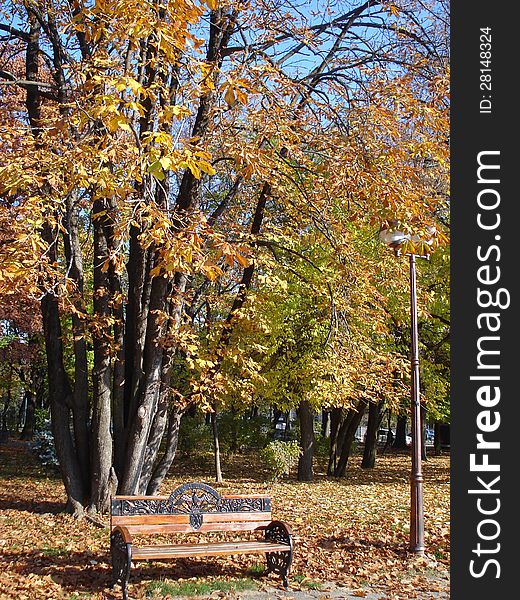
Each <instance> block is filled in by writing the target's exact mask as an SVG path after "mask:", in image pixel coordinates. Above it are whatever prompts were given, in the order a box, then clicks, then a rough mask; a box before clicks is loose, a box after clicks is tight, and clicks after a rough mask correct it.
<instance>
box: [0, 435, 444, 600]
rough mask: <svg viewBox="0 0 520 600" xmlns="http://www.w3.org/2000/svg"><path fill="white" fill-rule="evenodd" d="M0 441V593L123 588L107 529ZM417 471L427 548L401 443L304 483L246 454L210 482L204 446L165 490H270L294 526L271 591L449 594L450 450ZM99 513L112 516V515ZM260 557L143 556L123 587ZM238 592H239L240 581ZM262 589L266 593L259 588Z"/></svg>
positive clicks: (196, 576)
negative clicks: (292, 542)
mask: <svg viewBox="0 0 520 600" xmlns="http://www.w3.org/2000/svg"><path fill="white" fill-rule="evenodd" d="M0 452H1V456H0V459H1V460H0V509H1V511H0V599H1V600H4V599H11V598H13V599H14V598H17V599H20V600H24V599H25V600H33V599H34V600H36V599H40V598H42V599H43V598H51V599H53V600H59V599H62V598H67V599H69V598H70V599H72V598H91V599H96V600H101V599H112V598H121V592H120V590H119V588H117V587H116V589H115V590H114V591H112V590H110V589H109V588H108V587H107V586H108V585H109V583H110V567H109V535H108V529H107V528H102V527H100V526H96V525H95V524H93V523H91V522H89V521H86V520H83V521H76V520H74V519H73V518H72V517H70V516H68V515H66V514H63V513H60V510H61V509H63V503H64V499H65V498H64V493H63V487H62V484H61V481H60V479H59V478H58V477H57V476H56V475H53V474H51V473H48V472H46V471H45V470H44V469H43V468H42V467H40V466H39V465H38V464H37V462H36V461H35V460H34V459H33V457H32V456H31V455H30V454H29V452H28V450H27V447H26V446H25V445H24V444H21V443H17V442H11V443H8V444H4V445H2V446H0ZM423 470H424V475H425V486H424V495H425V498H424V499H425V530H426V546H427V553H426V557H425V558H417V557H415V556H413V555H411V554H410V553H408V552H407V543H408V524H409V474H410V457H409V456H408V455H406V454H385V455H384V456H380V457H378V460H377V465H376V468H375V469H373V470H370V471H367V470H362V469H360V468H359V458H358V457H354V458H353V459H352V464H351V465H350V466H349V473H348V477H346V478H345V479H343V480H331V479H327V478H326V477H325V476H324V475H323V474H322V473H320V472H319V468H318V473H317V477H316V481H315V482H313V483H311V484H309V483H298V482H295V481H292V480H291V481H284V482H280V483H266V482H265V481H264V479H265V473H263V472H262V469H261V467H260V466H259V465H258V464H257V463H256V461H255V460H254V459H253V458H252V457H251V456H250V455H249V456H235V457H233V458H231V459H227V460H226V462H224V476H225V477H226V481H225V483H224V484H221V485H215V484H214V483H213V482H212V471H211V458H210V457H201V458H200V459H199V460H198V461H197V462H194V461H193V460H186V459H185V460H182V459H180V460H177V462H176V464H175V467H174V469H173V472H172V475H171V477H170V478H169V479H168V480H167V481H166V482H165V484H164V485H163V489H162V493H165V494H166V493H168V492H169V491H171V490H173V489H174V488H175V487H176V486H177V485H179V484H181V483H184V482H186V481H194V480H197V481H204V482H206V483H209V484H210V485H214V487H216V488H217V489H219V491H221V492H222V493H226V492H227V493H232V492H236V493H248V492H249V493H253V492H255V493H256V492H258V493H269V494H270V495H271V496H272V503H273V515H274V517H275V518H280V519H283V520H285V521H287V522H288V523H289V524H290V525H291V526H292V528H293V530H294V531H295V534H296V543H297V546H296V551H295V558H294V563H293V568H292V575H291V576H292V580H291V590H290V591H289V592H287V593H283V592H281V591H279V592H278V595H280V596H285V597H286V598H287V600H288V599H289V598H293V597H295V595H298V597H301V590H306V589H307V590H309V589H312V588H313V587H315V588H321V590H322V591H321V592H319V593H318V594H317V595H316V594H315V597H318V598H322V599H323V600H325V599H326V598H328V597H330V593H329V594H328V592H327V590H328V589H329V588H330V584H333V585H334V590H335V592H334V597H347V596H348V597H350V596H354V597H357V596H359V597H375V596H373V595H372V594H377V597H379V598H381V597H384V598H395V599H409V598H410V599H411V598H420V599H421V600H422V599H426V598H432V599H433V598H448V597H449V595H448V594H449V592H448V585H449V584H448V581H449V579H448V569H449V457H448V456H447V455H443V456H439V457H430V458H429V459H428V461H426V462H425V463H424V466H423ZM101 521H103V522H104V523H105V524H108V518H101ZM206 537H209V536H206ZM260 562H261V561H260V559H259V558H258V557H256V556H247V555H245V556H240V557H219V558H207V559H181V560H178V561H177V562H176V563H173V562H170V563H168V562H166V563H152V564H147V563H140V564H139V565H138V566H137V568H136V569H135V570H134V571H133V572H132V576H131V584H130V587H129V590H130V596H131V597H132V598H146V597H154V598H161V597H165V596H163V595H160V594H158V593H157V592H155V593H153V592H152V591H151V590H152V587H153V582H154V581H159V580H166V582H171V583H177V584H178V583H181V584H182V583H183V582H187V581H197V582H201V581H203V582H209V583H213V584H215V582H217V581H223V580H226V581H229V580H234V579H238V580H239V579H241V578H245V577H247V576H248V575H249V576H250V575H251V567H253V571H254V570H255V569H254V567H255V565H257V570H259V563H260ZM271 577H273V576H270V577H269V580H268V583H269V584H272V585H273V586H275V588H272V587H269V588H267V587H265V585H264V584H262V580H259V586H260V590H262V589H264V590H265V589H270V590H272V589H275V591H276V586H277V579H276V577H273V579H271ZM338 586H340V587H339V588H338ZM214 587H215V585H213V588H214ZM216 587H217V588H218V585H217V586H216ZM338 589H339V590H340V592H339V595H338ZM342 589H344V595H342V592H341V590H342ZM291 594H293V595H291ZM226 595H228V593H227V592H226V593H224V592H222V593H221V596H222V597H223V596H226ZM237 595H240V596H242V597H244V598H245V597H246V596H247V592H244V593H242V592H236V594H235V596H237ZM275 595H276V594H275ZM268 596H271V597H273V596H272V594H271V593H269V594H268V593H267V592H266V593H265V597H266V598H267V597H268ZM309 597H310V596H309Z"/></svg>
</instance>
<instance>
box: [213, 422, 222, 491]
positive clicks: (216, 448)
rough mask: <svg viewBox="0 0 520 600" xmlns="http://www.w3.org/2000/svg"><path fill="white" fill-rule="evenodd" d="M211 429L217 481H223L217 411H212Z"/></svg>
mask: <svg viewBox="0 0 520 600" xmlns="http://www.w3.org/2000/svg"><path fill="white" fill-rule="evenodd" d="M211 430H212V431H213V453H214V454H213V456H214V459H215V481H216V482H217V483H222V469H221V467H220V442H219V438H218V423H217V412H216V411H214V412H212V413H211Z"/></svg>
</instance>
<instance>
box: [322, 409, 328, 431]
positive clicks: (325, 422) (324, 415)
mask: <svg viewBox="0 0 520 600" xmlns="http://www.w3.org/2000/svg"><path fill="white" fill-rule="evenodd" d="M321 435H322V436H323V437H329V436H330V410H322V411H321Z"/></svg>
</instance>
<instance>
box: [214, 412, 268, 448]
mask: <svg viewBox="0 0 520 600" xmlns="http://www.w3.org/2000/svg"><path fill="white" fill-rule="evenodd" d="M269 425H270V423H269V419H267V418H266V417H263V416H258V417H248V416H247V415H237V414H236V413H235V412H224V413H222V415H221V416H220V418H219V420H218V427H219V437H220V444H221V449H222V451H223V452H226V453H233V452H242V451H244V450H254V449H258V448H263V447H264V446H265V445H266V444H267V443H268V441H269V433H268V432H269Z"/></svg>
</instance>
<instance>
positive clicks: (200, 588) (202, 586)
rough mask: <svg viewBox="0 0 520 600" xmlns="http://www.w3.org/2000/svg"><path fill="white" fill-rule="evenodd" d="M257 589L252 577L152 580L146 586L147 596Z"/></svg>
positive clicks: (200, 594)
mask: <svg viewBox="0 0 520 600" xmlns="http://www.w3.org/2000/svg"><path fill="white" fill-rule="evenodd" d="M255 589H257V585H256V582H255V581H253V580H252V579H228V580H226V581H221V580H218V581H182V582H180V581H177V582H174V581H172V582H170V581H167V580H161V581H153V582H151V583H149V584H147V586H146V596H147V597H148V598H154V599H155V598H162V597H164V596H187V597H193V596H207V595H209V594H211V593H212V592H215V591H218V592H243V591H246V590H255Z"/></svg>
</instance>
